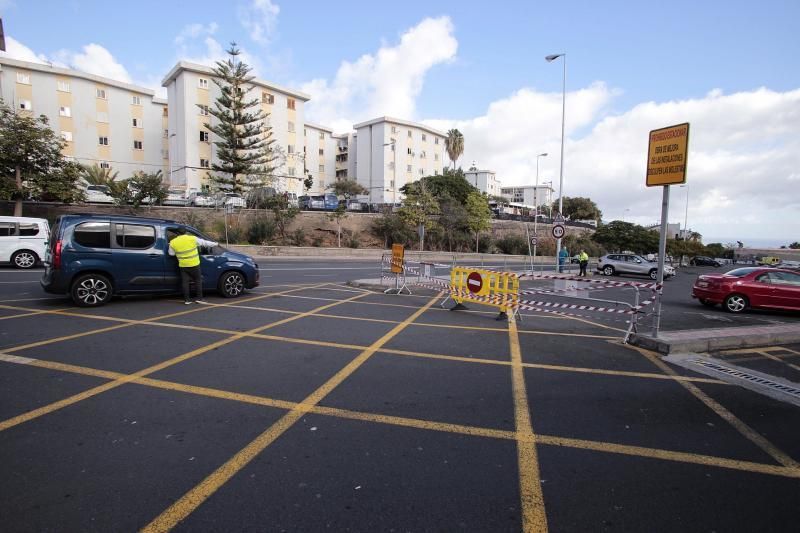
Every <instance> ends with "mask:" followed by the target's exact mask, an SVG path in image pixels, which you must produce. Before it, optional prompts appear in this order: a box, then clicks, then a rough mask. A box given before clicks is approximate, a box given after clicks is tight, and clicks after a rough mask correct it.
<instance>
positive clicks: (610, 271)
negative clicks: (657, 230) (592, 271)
mask: <svg viewBox="0 0 800 533" xmlns="http://www.w3.org/2000/svg"><path fill="white" fill-rule="evenodd" d="M597 271H598V272H600V273H602V274H605V275H606V276H613V275H614V274H641V275H645V276H650V279H657V278H658V263H656V262H655V261H648V260H647V259H645V258H644V257H642V256H641V255H635V254H608V255H604V256H603V257H601V258H600V260H599V261H598V262H597ZM674 275H675V269H674V268H672V267H671V266H669V265H664V278H665V279H666V278H671V277H672V276H674Z"/></svg>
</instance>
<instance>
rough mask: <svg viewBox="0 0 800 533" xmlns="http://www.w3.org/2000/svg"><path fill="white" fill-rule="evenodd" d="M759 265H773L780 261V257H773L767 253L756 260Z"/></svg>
mask: <svg viewBox="0 0 800 533" xmlns="http://www.w3.org/2000/svg"><path fill="white" fill-rule="evenodd" d="M757 263H758V264H759V265H768V266H775V265H779V264H780V263H781V258H780V257H775V256H771V255H767V256H764V257H762V258H761V259H760V260H759V261H757Z"/></svg>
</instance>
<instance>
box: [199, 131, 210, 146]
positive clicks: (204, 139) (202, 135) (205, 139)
mask: <svg viewBox="0 0 800 533" xmlns="http://www.w3.org/2000/svg"><path fill="white" fill-rule="evenodd" d="M200 142H204V143H207V142H208V132H207V131H201V132H200Z"/></svg>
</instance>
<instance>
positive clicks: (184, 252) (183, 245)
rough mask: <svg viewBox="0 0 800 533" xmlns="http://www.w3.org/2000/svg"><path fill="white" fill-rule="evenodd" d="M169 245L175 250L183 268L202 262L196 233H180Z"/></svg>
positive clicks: (179, 264) (179, 263)
mask: <svg viewBox="0 0 800 533" xmlns="http://www.w3.org/2000/svg"><path fill="white" fill-rule="evenodd" d="M169 245H170V246H172V249H173V250H175V257H177V258H178V266H179V267H181V268H188V267H196V266H197V265H199V264H200V252H199V251H198V249H197V237H195V236H194V235H178V236H177V237H175V238H174V239H172V240H171V241H169Z"/></svg>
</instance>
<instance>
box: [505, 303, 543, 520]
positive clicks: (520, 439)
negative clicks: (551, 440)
mask: <svg viewBox="0 0 800 533" xmlns="http://www.w3.org/2000/svg"><path fill="white" fill-rule="evenodd" d="M508 340H509V344H510V346H511V382H512V384H513V389H514V419H515V427H516V435H517V464H518V467H519V492H520V500H521V504H522V530H523V531H526V532H529V531H536V532H546V531H547V515H546V514H545V510H544V495H543V494H542V480H541V477H540V475H539V457H538V454H537V452H536V443H535V442H534V439H535V437H534V433H533V425H532V424H531V414H530V407H529V405H528V393H527V392H526V390H525V374H524V370H523V367H522V351H521V350H520V346H519V335H518V334H517V324H516V321H515V319H514V317H513V316H512V317H510V318H509V320H508Z"/></svg>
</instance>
